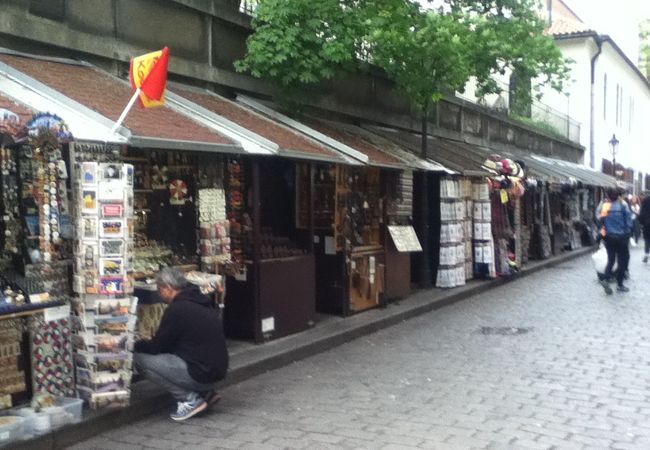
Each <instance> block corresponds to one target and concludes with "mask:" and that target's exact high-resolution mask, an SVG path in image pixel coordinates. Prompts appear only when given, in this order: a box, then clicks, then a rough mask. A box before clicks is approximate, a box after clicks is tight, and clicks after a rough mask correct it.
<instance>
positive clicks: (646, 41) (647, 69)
mask: <svg viewBox="0 0 650 450" xmlns="http://www.w3.org/2000/svg"><path fill="white" fill-rule="evenodd" d="M639 40H640V41H641V48H640V51H639V68H640V69H641V71H642V72H643V74H644V75H645V76H646V78H648V79H650V20H644V21H643V22H642V23H641V25H640V26H639Z"/></svg>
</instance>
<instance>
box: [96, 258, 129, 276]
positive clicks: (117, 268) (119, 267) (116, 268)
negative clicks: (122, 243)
mask: <svg viewBox="0 0 650 450" xmlns="http://www.w3.org/2000/svg"><path fill="white" fill-rule="evenodd" d="M123 273H124V259H123V258H100V260H99V274H100V275H101V276H102V277H104V276H115V275H121V274H123Z"/></svg>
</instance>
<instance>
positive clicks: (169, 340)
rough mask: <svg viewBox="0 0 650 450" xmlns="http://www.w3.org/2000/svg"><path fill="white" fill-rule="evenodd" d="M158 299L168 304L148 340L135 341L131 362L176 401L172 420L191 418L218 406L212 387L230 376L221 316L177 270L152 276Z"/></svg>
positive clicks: (210, 302) (208, 300)
mask: <svg viewBox="0 0 650 450" xmlns="http://www.w3.org/2000/svg"><path fill="white" fill-rule="evenodd" d="M156 281H157V283H158V294H159V295H160V297H161V298H162V299H163V301H164V302H165V303H167V305H168V306H167V309H166V310H165V313H164V314H163V316H162V319H161V321H160V326H159V327H158V331H157V332H156V334H155V336H154V337H153V339H151V340H139V341H137V342H136V343H135V346H134V352H135V353H134V355H133V360H134V362H135V364H136V367H137V368H138V369H139V371H140V373H141V374H143V375H144V376H145V377H146V378H147V379H149V380H150V381H152V382H153V383H156V384H158V385H160V386H162V387H163V388H165V389H166V390H168V391H169V392H170V393H171V394H172V395H173V396H174V398H175V399H176V401H177V402H178V405H177V408H176V411H175V412H173V413H172V414H171V415H170V417H171V418H172V419H173V420H176V421H181V420H186V419H189V418H190V417H192V416H194V415H195V414H198V413H200V412H201V411H203V410H205V409H206V408H208V407H209V406H212V405H213V404H214V403H216V402H217V401H219V399H220V396H219V394H218V393H217V392H216V391H215V383H216V382H217V381H219V380H222V379H223V378H225V376H226V372H227V371H228V350H227V349H226V342H225V339H224V335H223V327H222V324H221V319H220V317H219V312H218V310H217V309H216V307H215V305H214V302H213V301H212V300H211V299H210V298H209V297H207V296H205V295H203V294H202V293H201V291H200V290H199V288H198V287H197V286H194V285H192V284H190V283H188V282H187V281H186V280H185V277H184V275H183V273H182V272H180V271H179V270H178V269H173V268H165V269H163V270H161V271H160V272H159V273H158V275H157V276H156Z"/></svg>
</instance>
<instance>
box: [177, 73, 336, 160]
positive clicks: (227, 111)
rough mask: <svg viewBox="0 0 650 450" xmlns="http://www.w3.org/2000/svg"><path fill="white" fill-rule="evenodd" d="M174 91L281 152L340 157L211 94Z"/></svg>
mask: <svg viewBox="0 0 650 450" xmlns="http://www.w3.org/2000/svg"><path fill="white" fill-rule="evenodd" d="M173 92H174V93H176V94H178V95H180V96H182V97H185V98H186V99H188V100H191V101H192V102H194V103H196V104H197V105H199V106H202V107H203V108H205V109H207V110H210V111H212V112H214V113H215V114H218V115H220V116H222V117H225V118H226V119H228V120H230V121H232V122H235V123H236V124H238V125H240V126H242V127H244V128H246V129H248V130H250V131H252V132H253V133H255V134H258V135H260V136H262V137H264V138H266V139H268V140H270V141H272V142H275V143H276V144H278V145H279V146H280V147H281V148H282V149H285V150H294V151H298V152H303V153H312V154H317V155H322V156H327V157H338V154H337V153H336V152H334V151H333V150H330V149H329V148H327V147H325V146H323V145H321V144H319V143H317V142H315V141H313V140H312V139H309V138H307V137H305V136H303V135H301V134H299V133H297V132H295V131H293V130H292V129H290V128H288V127H286V126H285V125H282V124H279V123H277V122H275V121H273V120H271V119H269V118H267V117H264V116H262V115H260V114H258V113H256V112H254V111H251V110H249V109H248V108H245V107H243V106H241V105H239V104H237V103H235V102H232V101H230V100H228V99H225V98H223V97H220V96H218V95H216V94H212V93H207V92H205V93H203V92H197V91H194V90H190V89H183V88H179V87H176V86H175V87H174V88H173Z"/></svg>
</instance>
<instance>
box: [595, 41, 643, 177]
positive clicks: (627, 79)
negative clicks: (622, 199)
mask: <svg viewBox="0 0 650 450" xmlns="http://www.w3.org/2000/svg"><path fill="white" fill-rule="evenodd" d="M605 74H606V75H607V99H606V107H605V88H604V79H605ZM617 85H618V86H619V89H620V90H619V107H618V109H619V117H618V121H617V117H616V110H617V105H616V88H617ZM595 91H596V98H595V126H594V141H595V144H596V145H595V149H596V167H597V168H599V167H600V162H601V159H602V158H606V159H610V160H611V159H612V154H611V151H610V148H609V145H608V141H609V140H610V139H611V137H612V134H613V133H615V134H616V138H617V139H618V140H619V141H620V144H619V146H618V151H617V155H616V161H617V162H620V163H621V164H623V165H625V166H627V167H632V168H634V170H635V171H642V172H645V173H648V172H650V153H649V152H648V147H649V146H650V126H649V125H650V124H649V122H648V118H649V117H650V116H649V114H650V87H648V85H647V84H646V83H644V82H643V80H642V79H641V78H640V77H639V75H638V74H637V73H636V72H635V71H634V70H633V69H632V68H631V67H630V66H629V65H628V64H627V62H626V61H625V60H624V59H623V58H622V57H621V56H620V54H619V53H618V52H617V51H616V50H615V49H614V48H613V47H612V45H611V44H610V43H608V42H605V43H604V44H603V51H602V54H601V55H600V56H599V58H598V61H597V63H596V83H595ZM621 93H622V95H621ZM631 105H632V112H631V113H630V106H631Z"/></svg>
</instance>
